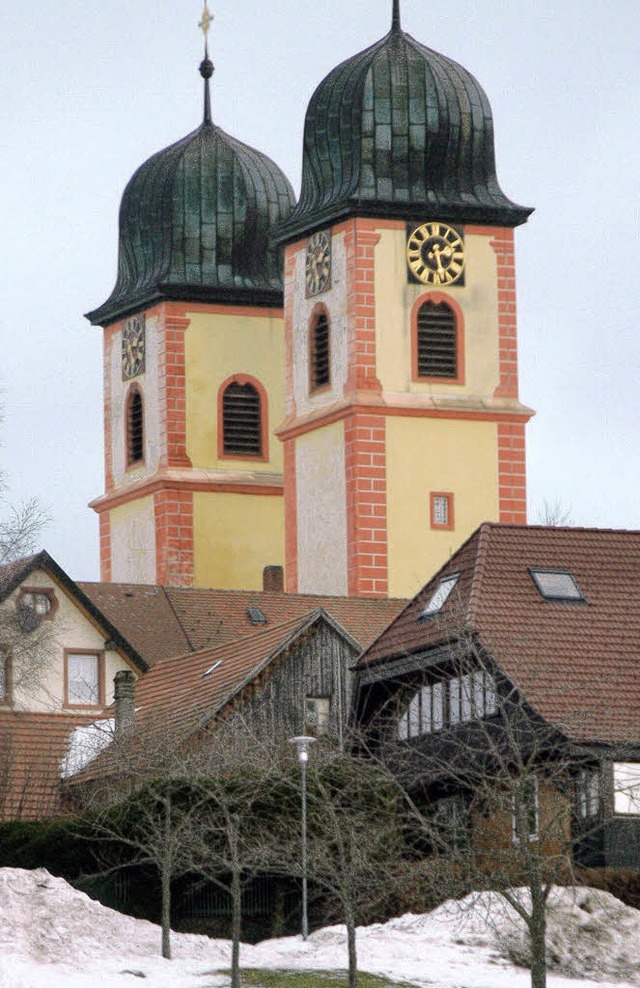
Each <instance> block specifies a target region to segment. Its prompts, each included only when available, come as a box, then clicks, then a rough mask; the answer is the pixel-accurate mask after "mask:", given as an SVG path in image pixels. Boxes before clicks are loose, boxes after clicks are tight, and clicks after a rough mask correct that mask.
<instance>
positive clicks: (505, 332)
mask: <svg viewBox="0 0 640 988" xmlns="http://www.w3.org/2000/svg"><path fill="white" fill-rule="evenodd" d="M492 233H493V240H492V241H491V246H492V247H493V249H494V251H495V253H496V258H497V275H498V340H499V347H500V361H499V367H500V382H499V384H498V386H497V388H496V389H495V391H494V392H493V394H494V397H495V398H517V397H518V339H517V312H516V268H515V263H516V262H515V243H514V236H513V230H510V229H498V230H493V231H492Z"/></svg>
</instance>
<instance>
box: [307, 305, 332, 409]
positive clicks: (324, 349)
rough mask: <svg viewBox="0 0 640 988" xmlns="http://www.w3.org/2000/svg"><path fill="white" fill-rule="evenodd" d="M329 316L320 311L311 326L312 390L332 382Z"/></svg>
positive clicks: (310, 359) (310, 382) (310, 372)
mask: <svg viewBox="0 0 640 988" xmlns="http://www.w3.org/2000/svg"><path fill="white" fill-rule="evenodd" d="M329 343H330V340H329V317H328V316H327V313H326V312H324V311H320V312H318V313H317V314H316V315H315V316H314V317H313V318H312V320H311V326H310V328H309V387H310V390H311V391H317V390H318V389H319V388H325V387H327V386H328V385H329V384H330V383H331V351H330V347H329Z"/></svg>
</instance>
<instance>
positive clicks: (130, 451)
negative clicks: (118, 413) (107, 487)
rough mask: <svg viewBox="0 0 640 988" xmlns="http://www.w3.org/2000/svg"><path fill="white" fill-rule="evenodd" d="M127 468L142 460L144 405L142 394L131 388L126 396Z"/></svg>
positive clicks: (136, 388)
mask: <svg viewBox="0 0 640 988" xmlns="http://www.w3.org/2000/svg"><path fill="white" fill-rule="evenodd" d="M126 415H127V466H128V467H132V466H136V465H137V464H138V463H142V461H143V460H144V404H143V401H142V392H141V391H140V389H139V388H138V387H133V388H131V390H130V391H129V394H128V396H127V412H126Z"/></svg>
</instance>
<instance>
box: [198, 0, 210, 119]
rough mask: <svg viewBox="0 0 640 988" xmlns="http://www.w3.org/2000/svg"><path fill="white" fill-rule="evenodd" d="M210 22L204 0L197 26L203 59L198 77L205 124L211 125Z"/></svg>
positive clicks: (208, 11)
mask: <svg viewBox="0 0 640 988" xmlns="http://www.w3.org/2000/svg"><path fill="white" fill-rule="evenodd" d="M212 21H213V15H212V13H211V11H210V10H209V4H208V3H207V0H204V11H203V12H202V20H201V21H200V23H199V24H198V27H199V28H200V30H201V31H202V33H203V34H204V58H203V60H202V62H201V63H200V75H201V76H202V78H203V79H204V119H205V123H211V94H210V92H209V79H210V78H211V76H212V75H213V62H212V61H211V59H210V58H209V29H210V28H211V22H212Z"/></svg>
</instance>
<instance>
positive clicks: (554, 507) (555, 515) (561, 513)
mask: <svg viewBox="0 0 640 988" xmlns="http://www.w3.org/2000/svg"><path fill="white" fill-rule="evenodd" d="M537 522H538V524H539V525H549V526H551V527H553V528H562V526H563V525H571V524H572V520H571V508H570V507H566V506H565V505H564V504H563V503H562V501H561V500H560V498H559V497H555V498H554V499H553V500H552V501H550V500H549V499H548V498H546V497H545V498H544V500H543V502H542V508H541V509H540V510H539V511H538V514H537Z"/></svg>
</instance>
